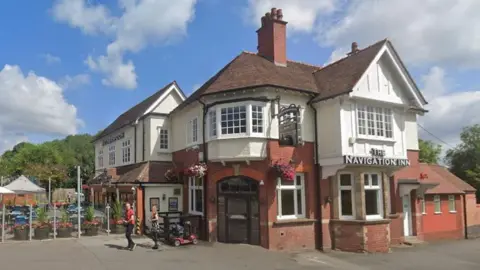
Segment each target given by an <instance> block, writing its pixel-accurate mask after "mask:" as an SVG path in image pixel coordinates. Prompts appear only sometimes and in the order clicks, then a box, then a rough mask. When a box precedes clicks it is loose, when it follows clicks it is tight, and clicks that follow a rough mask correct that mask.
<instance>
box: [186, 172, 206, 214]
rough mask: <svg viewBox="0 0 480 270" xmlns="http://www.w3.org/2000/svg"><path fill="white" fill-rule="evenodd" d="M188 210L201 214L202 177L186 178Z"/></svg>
mask: <svg viewBox="0 0 480 270" xmlns="http://www.w3.org/2000/svg"><path fill="white" fill-rule="evenodd" d="M188 212H189V213H190V214H195V215H202V214H203V177H189V178H188Z"/></svg>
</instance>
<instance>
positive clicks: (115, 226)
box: [110, 224, 125, 234]
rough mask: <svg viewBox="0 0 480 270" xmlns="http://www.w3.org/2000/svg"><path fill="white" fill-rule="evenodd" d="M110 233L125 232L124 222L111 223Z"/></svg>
mask: <svg viewBox="0 0 480 270" xmlns="http://www.w3.org/2000/svg"><path fill="white" fill-rule="evenodd" d="M110 231H111V232H110V233H114V234H122V233H125V226H123V225H122V224H110Z"/></svg>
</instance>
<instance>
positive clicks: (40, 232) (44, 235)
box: [33, 207, 51, 240]
mask: <svg viewBox="0 0 480 270" xmlns="http://www.w3.org/2000/svg"><path fill="white" fill-rule="evenodd" d="M33 227H34V231H33V234H34V237H35V239H39V240H42V239H48V238H49V236H50V229H51V225H50V223H49V222H48V214H47V210H46V209H45V207H39V208H37V221H36V222H35V224H34V225H33Z"/></svg>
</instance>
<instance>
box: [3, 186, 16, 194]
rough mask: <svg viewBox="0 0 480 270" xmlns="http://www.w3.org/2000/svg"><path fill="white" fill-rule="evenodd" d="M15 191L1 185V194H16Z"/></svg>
mask: <svg viewBox="0 0 480 270" xmlns="http://www.w3.org/2000/svg"><path fill="white" fill-rule="evenodd" d="M14 193H15V192H13V191H11V190H10V189H8V188H4V187H0V195H2V194H14Z"/></svg>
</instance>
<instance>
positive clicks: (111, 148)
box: [108, 145, 115, 166]
mask: <svg viewBox="0 0 480 270" xmlns="http://www.w3.org/2000/svg"><path fill="white" fill-rule="evenodd" d="M108 165H110V166H114V165H115V145H110V146H108Z"/></svg>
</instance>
